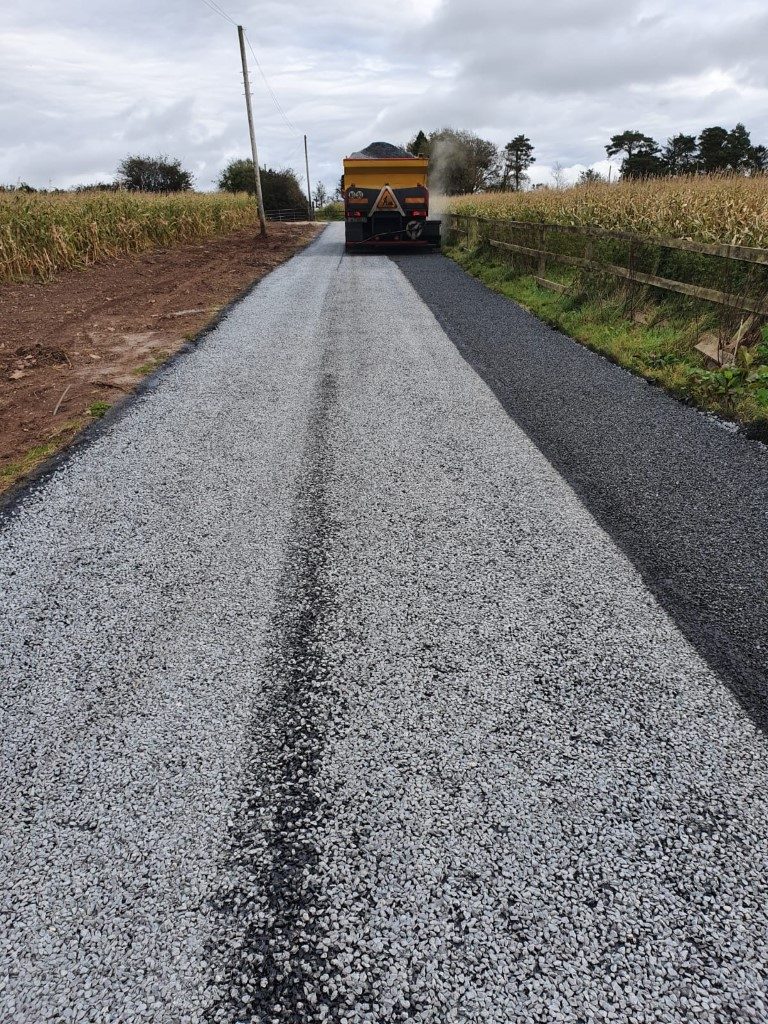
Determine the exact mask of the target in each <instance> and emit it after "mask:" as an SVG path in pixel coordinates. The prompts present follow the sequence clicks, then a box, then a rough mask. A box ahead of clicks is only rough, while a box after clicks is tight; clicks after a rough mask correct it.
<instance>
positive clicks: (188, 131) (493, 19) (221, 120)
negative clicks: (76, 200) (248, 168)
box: [0, 0, 768, 188]
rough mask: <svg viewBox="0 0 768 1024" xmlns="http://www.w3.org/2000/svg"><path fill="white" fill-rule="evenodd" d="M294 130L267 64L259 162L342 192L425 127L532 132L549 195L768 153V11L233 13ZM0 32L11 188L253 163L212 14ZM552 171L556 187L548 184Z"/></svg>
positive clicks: (325, 6) (487, 4)
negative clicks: (616, 170)
mask: <svg viewBox="0 0 768 1024" xmlns="http://www.w3.org/2000/svg"><path fill="white" fill-rule="evenodd" d="M222 5H223V6H224V8H225V9H226V10H227V11H228V12H229V13H230V14H231V16H232V17H233V18H234V19H235V20H236V21H242V23H243V24H244V25H245V26H246V28H248V29H249V34H250V37H251V39H252V41H253V43H254V46H255V47H256V49H257V52H258V54H259V57H260V61H261V64H262V67H263V69H264V71H265V72H266V74H267V76H268V78H269V81H270V83H271V85H272V87H273V89H274V90H275V92H276V93H277V95H278V97H279V99H280V103H281V105H282V107H283V108H284V110H285V111H286V113H287V115H288V118H289V120H290V121H291V123H292V125H293V126H294V127H293V128H291V127H288V126H287V125H286V124H285V123H284V122H283V120H282V118H281V116H280V114H279V113H278V111H277V110H276V109H275V106H274V103H273V102H272V99H271V97H270V95H269V93H268V91H267V89H266V87H265V85H264V83H263V81H262V79H261V76H260V74H259V72H258V69H257V68H256V67H254V66H252V68H251V73H252V86H253V93H254V104H255V110H256V120H257V129H258V141H259V152H260V155H261V157H262V159H263V160H264V161H265V162H266V163H268V164H270V165H272V166H282V165H291V166H294V167H295V168H296V170H297V171H298V172H299V173H300V174H302V173H303V147H302V141H301V133H302V132H303V131H306V132H307V133H308V135H309V138H310V157H311V169H312V173H313V176H315V177H321V178H322V179H324V180H325V182H326V184H327V185H329V186H333V185H335V182H336V181H337V180H338V176H339V173H340V161H341V158H342V156H344V154H345V153H346V152H349V151H351V150H354V149H358V148H360V147H361V146H364V145H366V144H367V143H368V142H370V141H372V140H373V139H374V138H384V139H388V140H391V141H394V142H402V141H405V140H407V139H408V138H409V137H410V136H412V135H413V134H414V133H415V131H416V130H418V129H419V128H424V129H426V130H430V129H431V128H437V127H441V126H444V125H453V126H456V127H464V128H470V129H472V130H474V131H477V132H478V133H479V134H482V135H484V136H486V137H488V138H491V139H493V141H495V142H496V143H498V144H503V143H504V142H506V141H507V140H508V139H509V138H510V137H511V136H512V135H515V134H517V133H518V132H521V131H522V132H525V134H527V135H528V136H529V137H530V138H531V139H532V141H533V142H534V144H535V146H536V155H537V163H536V164H535V165H534V167H533V168H532V179H533V180H534V181H539V180H548V178H549V174H550V172H551V167H552V165H553V164H554V163H555V162H556V161H557V162H559V163H560V164H561V165H563V166H564V167H565V168H566V169H567V173H568V175H569V176H570V175H571V174H572V175H573V176H574V177H575V176H576V175H577V174H578V171H579V170H580V169H582V168H584V167H587V166H599V164H596V162H599V161H601V160H603V158H604V155H605V153H604V146H605V143H606V141H607V140H608V138H609V137H610V135H612V134H614V133H615V132H617V131H620V130H622V129H624V128H638V129H640V130H642V131H646V132H649V133H650V134H652V135H654V136H655V137H656V138H658V139H659V140H660V141H663V140H664V139H665V138H666V137H667V135H670V134H672V133H673V132H675V131H686V132H698V131H700V130H701V128H703V127H705V126H706V125H709V124H717V123H721V124H724V125H725V126H726V127H729V126H731V125H733V124H734V123H735V122H736V121H738V120H742V121H744V122H745V123H746V124H747V126H748V128H750V129H751V131H752V134H753V138H754V139H755V140H756V141H763V142H768V102H766V101H768V67H767V66H766V63H765V61H764V57H763V53H762V50H763V44H764V39H765V37H766V30H768V13H767V12H766V10H765V8H764V6H763V5H762V4H758V3H755V2H754V0H734V2H732V3H731V4H729V5H728V6H727V7H726V8H724V7H723V6H722V4H721V3H720V2H719V0H718V2H715V0H678V2H677V3H676V4H675V5H674V7H671V6H670V5H666V4H665V5H661V4H660V3H658V2H655V0H625V3H623V4H618V3H616V0H581V2H580V3H579V4H574V3H573V2H572V0H540V2H539V3H537V4H530V3H529V2H527V0H526V2H525V3H524V2H522V0H442V2H441V0H408V2H401V3H399V4H398V5H396V6H395V5H392V6H388V7H387V6H385V7H382V5H381V4H380V3H379V2H378V0H356V2H355V3H354V4H352V5H350V4H349V3H348V2H347V0H325V2H319V3H311V2H309V0H280V2H278V0H258V2H255V0H229V2H227V3H223V0H222ZM4 18H5V22H6V28H5V30H4V32H3V33H2V34H0V140H1V141H2V145H0V181H15V180H19V179H21V180H28V181H30V182H31V183H32V184H35V185H42V186H44V185H47V184H49V182H50V183H53V184H57V185H64V186H66V185H70V184H73V183H76V182H79V181H88V180H97V179H99V178H102V179H103V178H105V177H109V176H111V174H112V173H113V172H114V169H115V167H116V166H117V163H118V162H119V160H120V159H121V158H122V157H123V156H125V155H126V154H127V153H129V152H142V153H156V152H167V153H169V154H170V155H172V156H178V157H180V158H181V160H182V162H183V163H184V164H185V166H187V167H189V168H191V169H192V170H193V171H194V172H195V175H196V178H197V182H198V185H199V186H200V187H203V188H206V187H211V186H212V185H213V184H214V182H215V180H216V177H217V174H218V172H219V170H220V168H221V167H222V166H223V165H224V164H225V163H226V162H227V160H228V159H230V158H231V157H232V156H234V155H238V154H239V155H245V154H247V152H248V138H247V131H246V126H245V117H244V112H243V109H242V108H243V99H242V82H241V79H240V68H239V56H238V50H237V39H236V33H235V29H234V26H232V25H231V24H229V23H228V22H226V21H225V20H224V19H222V18H220V17H218V16H217V15H216V14H214V13H213V12H212V11H211V10H210V9H209V8H208V7H207V6H205V5H204V4H203V3H202V2H201V0H165V2H164V3H163V4H162V5H158V4H156V3H155V2H152V3H150V2H149V0H135V2H134V3H133V4H132V5H130V6H127V5H125V4H122V3H118V2H117V0H102V2H101V3H100V4H99V5H90V4H89V5H84V4H81V3H79V2H76V0H31V2H28V3H27V4H26V5H18V6H16V7H15V8H14V9H12V10H9V11H7V12H5V14H4ZM542 175H543V178H542Z"/></svg>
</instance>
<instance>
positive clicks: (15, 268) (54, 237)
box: [0, 192, 256, 283]
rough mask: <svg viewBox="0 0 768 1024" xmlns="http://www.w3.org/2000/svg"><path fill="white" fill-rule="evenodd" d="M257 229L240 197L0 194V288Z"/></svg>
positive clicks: (251, 208) (250, 206)
mask: <svg viewBox="0 0 768 1024" xmlns="http://www.w3.org/2000/svg"><path fill="white" fill-rule="evenodd" d="M255 223H256V205H255V203H254V201H253V199H252V198H249V197H248V196H247V195H245V194H238V195H232V194H229V193H223V192H218V193H208V194H205V193H192V192H181V193H175V194H168V195H156V194H149V193H139V192H99V193H84V194H76V193H74V194H73V193H61V194H60V193H53V194H50V193H49V194H35V193H21V192H0V283H8V282H11V281H27V280H34V279H37V280H42V281H47V280H50V279H51V278H52V277H53V276H54V275H55V274H56V273H58V272H59V271H61V270H69V269H82V268H83V267H87V266H90V265H91V264H92V263H95V262H96V261H97V260H102V259H109V258H112V257H115V256H119V255H124V254H127V253H137V252H142V251H144V250H147V249H154V248H161V247H163V246H171V245H176V244H179V243H183V242H192V241H195V240H196V239H200V238H205V237H208V236H211V235H217V234H224V233H226V232H229V231H236V230H238V229H239V228H245V227H249V226H251V225H253V224H255Z"/></svg>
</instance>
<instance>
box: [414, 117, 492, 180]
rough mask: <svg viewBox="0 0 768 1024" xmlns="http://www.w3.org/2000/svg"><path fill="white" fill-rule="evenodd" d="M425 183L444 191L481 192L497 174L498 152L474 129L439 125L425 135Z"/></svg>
mask: <svg viewBox="0 0 768 1024" xmlns="http://www.w3.org/2000/svg"><path fill="white" fill-rule="evenodd" d="M428 141H429V158H430V166H429V187H430V188H431V189H433V190H434V191H435V192H443V193H444V194H445V195H449V196H450V195H460V194H462V193H464V192H482V191H484V190H486V189H489V188H493V187H494V186H495V185H496V184H497V182H498V178H499V152H498V150H497V149H496V146H495V145H494V144H493V143H492V142H489V141H488V140H487V139H481V138H480V137H479V136H478V135H475V133H474V132H468V131H459V130H457V129H455V128H441V129H440V131H437V132H432V133H431V134H430V136H429V140H428Z"/></svg>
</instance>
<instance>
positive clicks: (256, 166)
mask: <svg viewBox="0 0 768 1024" xmlns="http://www.w3.org/2000/svg"><path fill="white" fill-rule="evenodd" d="M237 38H238V39H239V40H240V59H241V60H242V62H243V84H244V85H245V109H246V111H247V112H248V131H249V132H250V136H251V156H252V157H253V176H254V178H255V179H256V204H257V206H258V208H259V227H260V229H261V233H262V235H266V233H267V218H266V216H265V214H264V199H263V197H262V195H261V173H260V171H259V156H258V153H257V152H256V135H255V134H254V131H253V110H252V109H251V83H250V79H249V78H248V62H247V60H246V59H245V33H244V32H243V26H242V25H238V26H237Z"/></svg>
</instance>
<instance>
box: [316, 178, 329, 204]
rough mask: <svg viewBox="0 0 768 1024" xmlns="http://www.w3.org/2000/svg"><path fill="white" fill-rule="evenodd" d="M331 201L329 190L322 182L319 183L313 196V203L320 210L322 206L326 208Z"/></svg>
mask: <svg viewBox="0 0 768 1024" xmlns="http://www.w3.org/2000/svg"><path fill="white" fill-rule="evenodd" d="M329 199H330V196H329V195H328V190H327V189H326V187H325V185H324V184H323V183H322V181H318V183H317V185H316V186H315V191H314V193H313V195H312V202H313V203H314V205H315V206H316V207H318V208H319V207H321V206H325V204H326V203H327V202H328V200H329Z"/></svg>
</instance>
